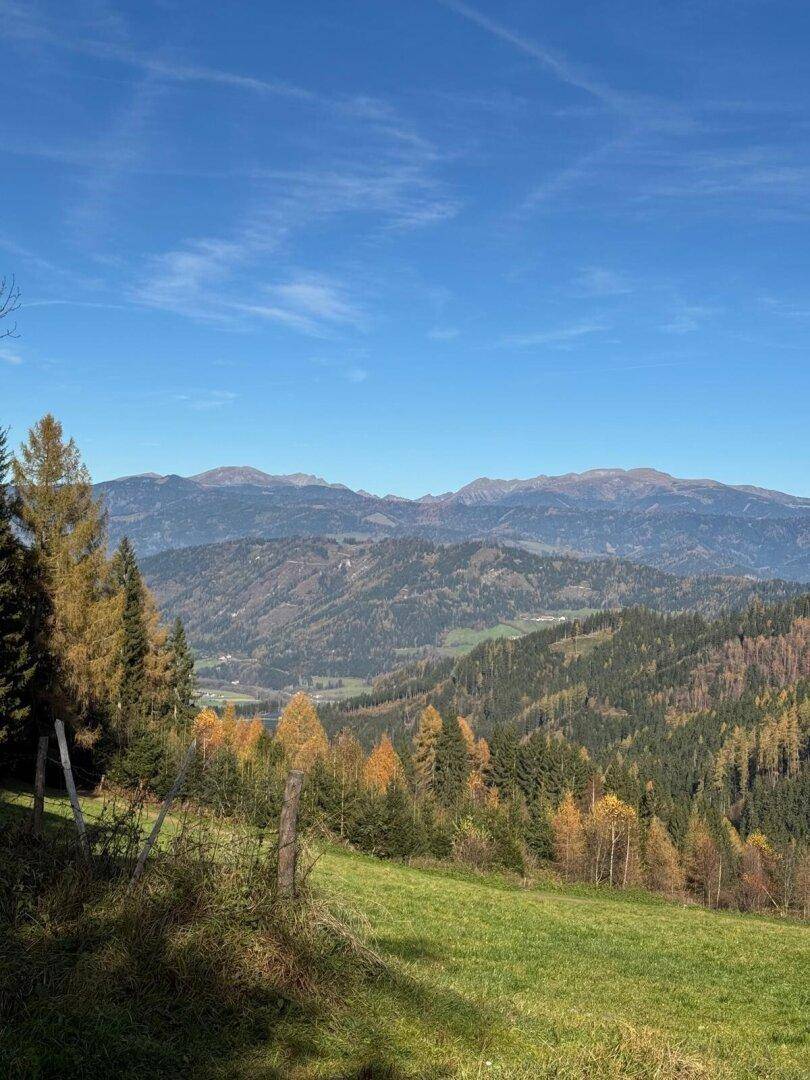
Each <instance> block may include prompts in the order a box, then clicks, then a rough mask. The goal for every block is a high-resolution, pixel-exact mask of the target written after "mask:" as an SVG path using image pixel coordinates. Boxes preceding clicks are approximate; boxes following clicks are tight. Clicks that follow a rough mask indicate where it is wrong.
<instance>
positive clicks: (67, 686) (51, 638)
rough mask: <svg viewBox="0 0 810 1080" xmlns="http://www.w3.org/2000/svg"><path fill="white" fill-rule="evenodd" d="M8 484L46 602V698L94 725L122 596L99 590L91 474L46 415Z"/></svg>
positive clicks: (109, 683) (100, 527)
mask: <svg viewBox="0 0 810 1080" xmlns="http://www.w3.org/2000/svg"><path fill="white" fill-rule="evenodd" d="M14 484H15V487H16V489H17V493H18V496H19V500H20V508H21V509H20V516H21V521H22V524H23V527H24V529H25V532H26V534H27V539H28V541H29V544H30V547H31V551H32V555H33V557H34V560H35V563H36V565H37V566H38V568H39V571H40V573H41V575H42V579H43V580H42V585H43V589H44V592H45V594H46V595H47V597H48V602H49V610H48V611H47V613H46V617H45V624H46V625H45V628H44V630H45V638H46V641H47V646H48V650H49V653H50V661H51V670H52V672H53V677H52V679H51V686H50V688H49V696H50V697H51V699H52V701H53V702H54V705H55V706H56V707H57V708H58V709H59V710H60V711H62V712H64V713H65V714H66V715H69V716H70V718H71V719H72V720H74V722H76V723H77V725H79V726H82V725H95V724H96V723H97V720H98V714H99V712H101V711H103V710H109V711H111V709H110V706H111V705H112V703H113V702H114V700H115V697H116V690H117V677H118V672H117V663H116V661H117V657H118V655H119V648H120V639H121V614H122V612H121V607H122V597H121V596H120V594H118V593H115V592H114V593H112V594H110V593H109V591H108V590H106V589H105V583H106V578H107V560H106V551H105V544H106V535H105V528H104V517H103V514H102V510H101V506H100V504H99V503H98V502H97V501H96V500H95V499H94V498H93V489H92V485H91V482H90V477H89V475H88V473H87V470H86V469H85V467H84V465H83V464H82V461H81V458H80V456H79V451H78V449H77V447H76V444H75V442H74V441H73V440H72V439H69V440H68V441H65V439H64V437H63V432H62V425H61V424H60V423H59V421H58V420H56V419H55V418H54V417H53V416H51V415H50V414H49V415H47V416H44V417H43V418H42V419H41V420H40V421H38V422H37V423H36V424H35V425H34V427H33V428H31V430H30V431H29V433H28V439H27V441H26V442H25V443H23V445H22V446H21V447H20V453H19V458H18V459H17V460H16V461H15V462H14Z"/></svg>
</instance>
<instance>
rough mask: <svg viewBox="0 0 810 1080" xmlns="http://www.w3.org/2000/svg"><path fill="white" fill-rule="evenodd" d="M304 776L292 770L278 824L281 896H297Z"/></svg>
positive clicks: (289, 897) (297, 770)
mask: <svg viewBox="0 0 810 1080" xmlns="http://www.w3.org/2000/svg"><path fill="white" fill-rule="evenodd" d="M303 783H304V774H303V772H301V771H300V770H299V769H292V770H291V771H290V775H289V776H288V777H287V783H286V785H285V787H284V802H283V803H282V805H281V817H280V818H279V823H278V891H279V895H280V896H284V897H287V898H288V899H292V898H293V897H294V896H295V869H296V863H297V862H298V804H299V802H300V801H301V786H302V784H303Z"/></svg>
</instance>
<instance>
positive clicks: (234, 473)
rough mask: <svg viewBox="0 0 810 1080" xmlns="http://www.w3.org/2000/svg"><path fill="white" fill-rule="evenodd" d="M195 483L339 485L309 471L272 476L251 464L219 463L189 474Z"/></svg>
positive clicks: (219, 484)
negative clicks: (212, 467)
mask: <svg viewBox="0 0 810 1080" xmlns="http://www.w3.org/2000/svg"><path fill="white" fill-rule="evenodd" d="M188 479H189V480H193V481H194V483H195V484H200V485H202V487H237V486H241V485H249V486H251V487H269V486H275V485H276V484H290V485H291V486H292V487H340V486H342V485H339V484H329V483H327V481H326V480H324V479H323V478H322V477H320V476H312V475H311V474H310V473H288V474H286V475H280V476H274V475H272V474H271V473H266V472H262V470H261V469H255V468H254V467H253V466H252V465H221V466H219V467H218V468H216V469H208V470H207V471H206V472H201V473H197V474H196V475H195V476H189V477H188Z"/></svg>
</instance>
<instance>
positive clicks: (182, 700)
mask: <svg viewBox="0 0 810 1080" xmlns="http://www.w3.org/2000/svg"><path fill="white" fill-rule="evenodd" d="M166 648H167V651H168V654H169V664H168V697H169V708H170V709H171V715H172V719H173V720H174V722H175V724H187V723H189V722H190V721H191V720H192V719H193V718H194V693H195V689H196V686H195V681H194V657H193V656H192V655H191V650H190V649H189V647H188V640H187V638H186V631H185V628H184V626H183V623H182V621H181V620H180V619H175V620H174V623H173V624H172V628H171V632H170V633H169V638H168V641H167V643H166Z"/></svg>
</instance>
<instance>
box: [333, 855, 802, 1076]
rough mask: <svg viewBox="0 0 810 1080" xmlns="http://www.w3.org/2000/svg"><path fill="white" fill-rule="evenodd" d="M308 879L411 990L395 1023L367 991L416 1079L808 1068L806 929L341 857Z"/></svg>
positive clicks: (395, 1053) (397, 1055)
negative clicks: (365, 930)
mask: <svg viewBox="0 0 810 1080" xmlns="http://www.w3.org/2000/svg"><path fill="white" fill-rule="evenodd" d="M315 876H316V882H317V884H318V885H319V886H320V887H321V888H323V889H325V890H328V891H329V892H330V893H333V894H337V895H339V896H342V897H344V898H346V899H347V900H352V901H353V902H354V903H355V904H356V905H357V906H359V907H362V909H363V911H364V912H365V913H366V914H367V916H368V918H369V919H370V922H371V926H372V930H373V932H374V934H375V935H376V937H377V939H378V943H379V947H380V950H381V952H382V953H383V954H384V955H385V957H386V959H388V960H389V961H390V962H391V963H392V965H393V966H394V968H395V969H396V971H397V972H399V973H400V974H401V975H402V977H403V979H404V980H405V982H406V985H410V986H412V987H413V988H414V993H413V996H412V998H411V999H410V1000H408V997H407V995H406V997H405V999H404V1001H403V1003H402V1004H403V1005H404V1006H405V1007H399V1008H397V1010H396V1013H395V1014H394V1015H393V1016H392V1014H393V1013H394V1010H393V1009H392V1003H391V1000H390V996H389V992H388V990H387V988H385V987H382V988H380V989H379V990H372V991H369V992H368V994H367V1004H366V1007H367V1008H368V1013H369V1015H370V1016H371V1017H374V1018H376V1020H377V1022H378V1023H379V1024H380V1025H381V1027H382V1028H383V1029H384V1030H386V1031H387V1034H388V1039H389V1041H390V1043H391V1045H392V1057H393V1059H394V1060H397V1061H406V1060H409V1059H410V1061H411V1063H412V1067H414V1072H415V1073H416V1075H419V1076H428V1075H437V1076H438V1075H443V1073H442V1072H441V1071H440V1070H441V1067H442V1066H444V1067H445V1068H446V1069H448V1070H450V1071H448V1072H446V1073H444V1075H452V1076H463V1077H477V1076H508V1077H522V1076H525V1077H533V1076H571V1077H579V1076H586V1075H587V1076H611V1075H615V1076H692V1075H695V1076H699V1075H708V1076H723V1075H729V1076H740V1077H742V1076H746V1077H755V1076H756V1077H800V1076H806V1075H808V1071H810V1054H808V1048H807V1043H806V1042H805V1043H802V1029H803V1027H804V1028H805V1032H804V1033H805V1035H806V1018H807V1006H808V998H807V991H806V985H805V982H804V980H805V978H806V975H807V972H808V963H809V962H810V935H808V930H807V929H806V928H805V927H802V926H798V925H795V924H789V923H782V922H777V921H773V920H767V919H763V918H751V917H745V916H740V915H734V914H725V913H716V912H708V911H704V910H702V909H700V908H682V907H679V906H676V905H672V904H666V903H663V902H657V901H655V900H652V899H650V898H646V897H641V898H634V899H630V898H627V897H624V896H616V895H614V896H611V895H606V894H604V893H590V894H589V893H588V892H587V890H586V891H580V893H579V894H576V893H574V892H570V891H569V892H559V893H557V892H551V893H541V892H537V891H532V890H519V889H514V888H508V887H504V886H503V885H499V884H498V883H497V882H492V881H484V880H481V879H475V878H467V879H465V878H464V876H463V875H448V874H447V873H444V872H428V871H421V870H414V869H409V868H406V867H402V866H397V865H393V864H390V863H382V862H379V861H376V860H373V859H369V858H365V857H358V856H348V855H345V854H342V853H329V854H328V855H326V856H325V857H324V858H323V859H322V860H321V862H320V863H319V864H318V867H317V872H316V875H315ZM359 1034H360V1032H358V1035H359ZM488 1061H489V1062H491V1065H489V1066H488V1065H487V1064H486V1062H488ZM657 1068H658V1069H660V1071H658V1072H656V1071H655V1070H656V1069H657ZM431 1070H433V1071H431Z"/></svg>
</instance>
